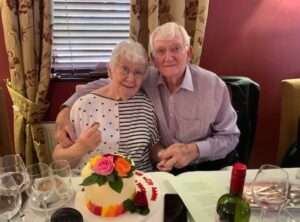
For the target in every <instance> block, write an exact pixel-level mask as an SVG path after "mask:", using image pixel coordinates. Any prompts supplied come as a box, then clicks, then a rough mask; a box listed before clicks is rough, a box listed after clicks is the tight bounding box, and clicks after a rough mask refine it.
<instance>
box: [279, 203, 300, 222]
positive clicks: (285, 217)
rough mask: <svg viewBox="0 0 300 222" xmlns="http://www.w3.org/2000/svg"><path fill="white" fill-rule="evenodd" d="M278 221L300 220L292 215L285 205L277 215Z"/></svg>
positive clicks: (296, 221) (294, 221) (299, 221)
mask: <svg viewBox="0 0 300 222" xmlns="http://www.w3.org/2000/svg"><path fill="white" fill-rule="evenodd" d="M276 222H300V220H299V219H297V218H295V217H294V216H293V215H291V214H290V212H289V211H288V210H287V209H286V208H285V207H282V208H281V209H280V211H279V213H278V215H277V217H276Z"/></svg>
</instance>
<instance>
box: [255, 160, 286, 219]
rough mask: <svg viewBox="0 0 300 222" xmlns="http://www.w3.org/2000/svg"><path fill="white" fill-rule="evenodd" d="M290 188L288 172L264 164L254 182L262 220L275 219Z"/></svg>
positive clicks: (256, 201)
mask: <svg viewBox="0 0 300 222" xmlns="http://www.w3.org/2000/svg"><path fill="white" fill-rule="evenodd" d="M288 190H289V176H288V173H287V172H286V171H285V170H284V169H282V168H280V167H278V166H274V165H270V164H265V165H262V166H261V167H260V168H259V170H258V172H257V173H256V176H255V178H254V180H253V183H252V195H253V199H254V202H255V203H256V204H258V205H259V206H260V207H261V216H260V218H261V221H274V218H276V216H277V213H278V211H279V210H280V209H281V207H282V206H283V205H284V204H285V203H286V201H287V199H288V198H287V196H288Z"/></svg>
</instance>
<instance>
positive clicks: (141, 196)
mask: <svg viewBox="0 0 300 222" xmlns="http://www.w3.org/2000/svg"><path fill="white" fill-rule="evenodd" d="M134 205H135V206H137V207H148V200H147V197H146V193H145V191H138V192H137V193H136V196H135V199H134Z"/></svg>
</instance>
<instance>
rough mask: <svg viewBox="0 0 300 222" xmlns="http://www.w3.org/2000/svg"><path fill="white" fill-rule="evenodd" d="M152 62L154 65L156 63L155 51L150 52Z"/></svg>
mask: <svg viewBox="0 0 300 222" xmlns="http://www.w3.org/2000/svg"><path fill="white" fill-rule="evenodd" d="M150 63H151V64H152V65H154V63H155V58H154V55H153V52H151V53H150Z"/></svg>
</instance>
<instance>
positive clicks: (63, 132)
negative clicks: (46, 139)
mask: <svg viewBox="0 0 300 222" xmlns="http://www.w3.org/2000/svg"><path fill="white" fill-rule="evenodd" d="M70 110H71V108H70V107H65V108H64V109H62V110H61V111H60V112H59V113H58V115H57V117H56V129H55V139H56V140H57V142H58V143H59V144H60V145H61V146H62V147H65V148H66V147H69V146H71V145H73V144H74V142H75V140H76V134H75V130H74V128H73V125H72V123H71V121H70Z"/></svg>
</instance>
